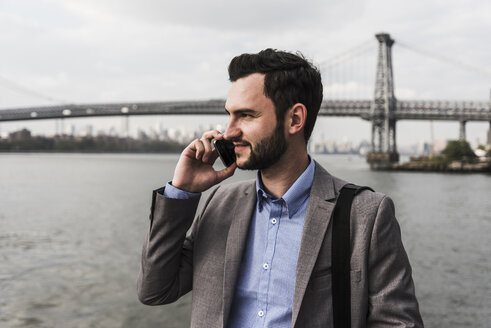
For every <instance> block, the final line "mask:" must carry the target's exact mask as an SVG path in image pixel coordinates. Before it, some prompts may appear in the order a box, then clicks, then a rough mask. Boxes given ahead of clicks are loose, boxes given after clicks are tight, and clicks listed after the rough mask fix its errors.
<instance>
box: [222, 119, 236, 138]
mask: <svg viewBox="0 0 491 328" xmlns="http://www.w3.org/2000/svg"><path fill="white" fill-rule="evenodd" d="M239 136H240V129H239V128H238V127H237V125H236V124H235V122H233V120H230V121H229V122H228V124H227V128H226V129H225V133H224V134H223V137H224V138H225V139H227V140H231V139H236V138H238V137H239Z"/></svg>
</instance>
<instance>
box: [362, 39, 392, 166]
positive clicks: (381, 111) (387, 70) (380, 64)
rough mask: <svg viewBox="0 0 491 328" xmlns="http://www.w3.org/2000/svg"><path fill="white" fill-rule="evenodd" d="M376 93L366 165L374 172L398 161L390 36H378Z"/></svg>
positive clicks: (372, 107) (373, 102)
mask: <svg viewBox="0 0 491 328" xmlns="http://www.w3.org/2000/svg"><path fill="white" fill-rule="evenodd" d="M375 37H376V38H377V40H378V42H379V48H378V59H377V72H376V77H375V92H374V98H373V100H372V104H371V108H370V115H371V121H372V143H371V149H370V152H369V153H368V154H367V162H368V163H369V164H370V166H371V168H373V169H384V168H388V167H390V166H391V165H392V163H396V162H398V161H399V154H398V153H397V148H396V120H395V118H394V111H395V109H396V102H397V100H396V98H395V96H394V79H393V74H392V45H393V44H394V40H393V39H391V37H390V35H389V34H386V33H379V34H376V35H375Z"/></svg>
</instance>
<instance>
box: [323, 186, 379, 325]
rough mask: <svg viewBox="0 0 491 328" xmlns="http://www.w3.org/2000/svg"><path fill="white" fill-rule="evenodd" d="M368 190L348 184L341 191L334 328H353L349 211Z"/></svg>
mask: <svg viewBox="0 0 491 328" xmlns="http://www.w3.org/2000/svg"><path fill="white" fill-rule="evenodd" d="M365 189H370V190H372V191H373V189H371V188H369V187H362V186H357V185H354V184H351V183H349V184H346V185H344V186H343V188H341V191H340V193H339V196H338V199H337V201H336V206H335V207H334V216H333V222H332V228H333V230H332V248H331V252H332V310H333V322H334V328H350V327H351V285H350V258H351V253H350V243H351V238H350V212H351V204H352V202H353V198H354V197H355V195H356V194H358V193H359V192H360V191H362V190H365Z"/></svg>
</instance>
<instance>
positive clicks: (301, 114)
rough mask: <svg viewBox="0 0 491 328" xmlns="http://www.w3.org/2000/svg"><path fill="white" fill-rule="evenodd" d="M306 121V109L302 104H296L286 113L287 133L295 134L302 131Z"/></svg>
mask: <svg viewBox="0 0 491 328" xmlns="http://www.w3.org/2000/svg"><path fill="white" fill-rule="evenodd" d="M306 120H307V108H306V107H305V105H304V104H302V103H296V104H295V105H293V106H292V107H291V108H290V110H288V112H287V121H286V126H287V130H288V133H290V134H297V133H299V132H302V131H303V128H304V126H305V122H306Z"/></svg>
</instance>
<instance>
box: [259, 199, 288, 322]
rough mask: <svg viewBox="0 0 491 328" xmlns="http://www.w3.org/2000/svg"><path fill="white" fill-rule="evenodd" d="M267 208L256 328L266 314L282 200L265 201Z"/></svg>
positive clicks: (263, 320)
mask: <svg viewBox="0 0 491 328" xmlns="http://www.w3.org/2000/svg"><path fill="white" fill-rule="evenodd" d="M266 202H267V203H268V205H269V206H268V207H269V208H270V211H269V217H268V230H267V231H268V233H267V237H266V248H265V252H264V257H263V261H262V268H261V274H260V278H259V290H258V309H257V315H258V317H259V321H258V323H259V324H258V327H264V325H265V319H266V316H267V312H268V299H269V291H270V281H271V275H272V274H273V273H274V270H275V269H276V268H273V267H272V265H271V264H272V263H273V258H274V254H275V249H276V242H277V236H278V229H279V226H280V218H281V209H282V202H283V200H282V199H275V200H274V201H271V199H269V198H268V199H267V200H266Z"/></svg>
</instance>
